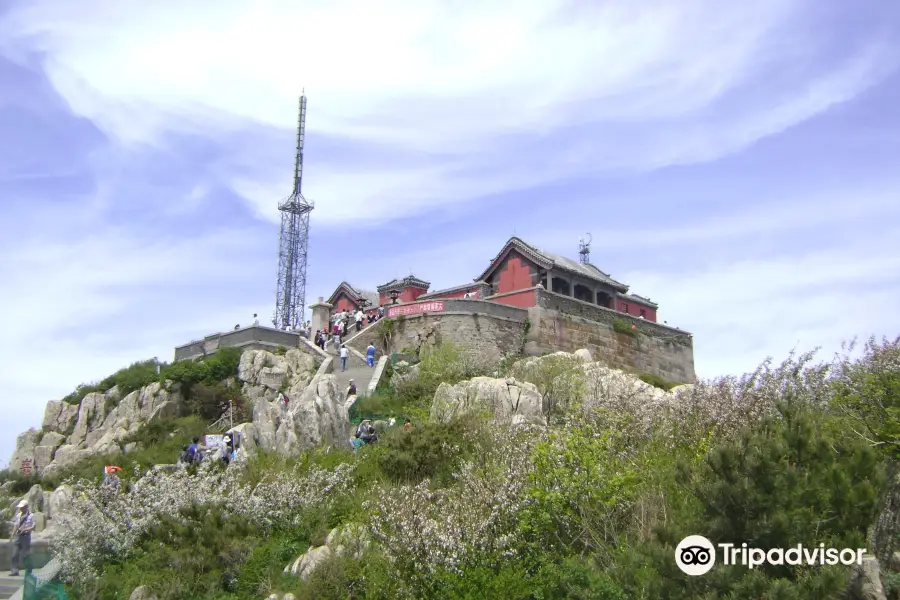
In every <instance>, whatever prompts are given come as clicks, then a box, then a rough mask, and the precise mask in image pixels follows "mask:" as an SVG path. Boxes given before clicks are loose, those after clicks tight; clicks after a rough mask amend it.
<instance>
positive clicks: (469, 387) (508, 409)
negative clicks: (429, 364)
mask: <svg viewBox="0 0 900 600" xmlns="http://www.w3.org/2000/svg"><path fill="white" fill-rule="evenodd" d="M545 411H546V409H545V407H544V402H543V399H542V398H541V395H540V393H539V392H538V389H537V387H535V385H534V384H532V383H525V382H521V381H517V380H516V379H512V378H509V379H495V378H492V377H475V378H474V379H470V380H468V381H461V382H459V383H457V384H456V385H450V384H448V383H442V384H441V385H440V386H438V389H437V391H436V392H435V394H434V401H433V402H432V404H431V419H432V420H433V421H439V422H447V421H450V420H452V419H455V418H456V417H459V416H462V415H465V414H485V415H490V416H492V417H493V418H494V419H496V420H500V421H505V422H511V421H512V419H513V417H518V418H517V419H516V421H517V422H533V423H545V421H544V416H543V415H544V413H545Z"/></svg>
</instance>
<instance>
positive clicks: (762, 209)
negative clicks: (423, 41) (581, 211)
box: [527, 182, 900, 269]
mask: <svg viewBox="0 0 900 600" xmlns="http://www.w3.org/2000/svg"><path fill="white" fill-rule="evenodd" d="M722 193H723V195H724V196H726V197H727V195H728V194H731V193H732V192H731V190H730V189H726V190H725V191H724V192H722ZM739 197H740V198H743V196H739ZM898 197H900V184H898V183H891V182H889V183H880V184H879V185H874V184H867V183H857V182H854V183H853V186H852V187H848V188H846V189H833V190H828V191H816V192H809V191H800V192H797V191H783V192H780V194H779V196H776V197H765V198H758V199H756V200H757V202H756V203H754V204H749V205H746V206H742V205H740V204H738V203H735V204H732V203H731V202H730V201H728V200H725V201H723V202H722V206H721V207H719V208H718V210H717V212H716V213H715V214H711V211H710V213H706V214H704V213H700V212H694V211H690V212H685V213H684V216H683V220H682V221H681V222H674V223H671V224H669V225H668V226H666V227H659V226H652V227H643V228H641V227H634V225H638V224H640V222H641V219H640V217H641V215H640V213H638V214H636V217H637V218H636V219H635V223H634V224H632V226H631V227H629V228H628V229H622V228H621V227H619V226H617V224H615V223H613V224H608V223H605V222H604V221H603V219H602V218H597V217H595V215H594V214H590V215H585V216H584V218H583V219H582V223H581V226H580V228H579V229H575V228H574V227H567V228H564V229H562V228H554V229H552V230H548V228H547V227H546V226H544V224H533V225H532V226H531V230H530V231H529V232H528V234H527V239H529V240H532V241H533V242H532V243H534V244H536V245H538V246H541V247H545V248H546V249H547V250H550V251H554V252H561V253H564V254H568V253H569V252H571V250H572V248H573V247H574V243H575V241H576V240H578V239H579V238H580V237H581V236H582V235H584V234H585V230H587V231H588V232H589V233H590V234H591V236H592V240H591V248H592V249H593V250H596V251H599V252H602V251H604V250H615V249H620V248H626V247H630V248H641V249H642V250H643V251H648V250H651V249H654V250H655V249H658V248H663V247H671V246H676V245H682V246H686V245H694V246H701V247H702V246H703V245H704V244H710V243H715V242H722V241H729V240H730V241H732V242H734V240H735V239H736V238H753V237H757V238H758V237H759V236H769V235H787V234H793V235H796V234H797V233H798V232H801V231H803V232H812V231H816V230H820V229H822V228H823V227H828V226H835V225H844V226H846V225H848V224H851V223H873V222H877V223H887V222H890V221H891V220H892V219H897V218H898V216H900V203H898V201H897V198H898ZM611 201H612V202H616V203H629V202H632V201H634V199H632V198H624V199H618V198H617V199H612V200H611ZM601 216H602V215H601ZM594 224H596V225H598V226H599V227H594V226H593V225H594ZM598 266H600V267H601V268H604V269H605V268H607V267H604V266H602V265H598ZM608 268H612V267H608Z"/></svg>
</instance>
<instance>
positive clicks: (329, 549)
mask: <svg viewBox="0 0 900 600" xmlns="http://www.w3.org/2000/svg"><path fill="white" fill-rule="evenodd" d="M370 544H371V538H370V536H369V535H368V532H367V531H366V529H365V528H364V527H362V526H361V525H357V524H351V525H344V526H342V527H335V528H334V529H332V530H331V531H330V532H329V534H328V537H326V538H325V544H324V545H322V546H317V547H314V548H310V549H309V550H307V551H306V552H304V553H303V554H301V555H300V556H298V557H297V559H296V560H294V561H293V562H292V563H291V564H289V565H288V566H286V567H285V568H284V571H283V572H284V573H286V574H291V575H294V576H296V577H299V578H300V579H303V580H305V579H307V578H308V577H309V576H310V574H311V573H312V572H313V571H314V570H315V569H316V568H317V567H318V566H319V565H321V564H322V563H323V562H325V561H326V560H328V559H329V558H331V557H332V556H353V557H354V558H360V557H361V556H362V555H363V552H365V551H366V549H367V548H368V547H369V546H370Z"/></svg>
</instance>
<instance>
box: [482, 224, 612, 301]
mask: <svg viewBox="0 0 900 600" xmlns="http://www.w3.org/2000/svg"><path fill="white" fill-rule="evenodd" d="M510 250H517V251H518V252H520V253H521V254H522V255H523V256H525V257H526V258H528V259H529V260H531V261H533V262H534V263H535V264H537V265H538V266H540V267H542V268H544V269H558V270H560V271H567V272H569V273H573V274H575V275H580V276H582V277H584V278H586V279H589V280H591V281H597V282H600V283H605V284H607V285H610V286H612V287H614V288H616V289H617V290H619V291H620V292H627V291H628V286H627V285H625V284H624V283H621V282H619V281H616V280H615V279H613V278H612V277H610V276H609V274H608V273H604V272H603V271H601V270H600V269H598V268H597V267H595V266H594V265H592V264H590V263H588V264H582V263H580V262H578V261H575V260H572V259H570V258H566V257H565V256H561V255H559V254H554V253H553V252H547V251H546V250H540V249H538V248H536V247H534V246H532V245H530V244H527V243H525V242H524V241H522V240H521V239H519V238H517V237H512V238H510V239H509V241H508V242H506V245H505V246H503V249H502V250H500V252H499V253H498V254H497V256H495V257H494V259H493V260H491V264H490V266H488V268H487V269H486V270H485V271H484V273H482V274H481V275H480V276H479V277H478V278H477V279H476V281H481V280H487V278H488V277H489V276H490V274H491V273H492V272H493V271H494V270H495V269H496V268H497V267H498V266H499V265H500V262H501V261H502V260H503V258H504V257H505V256H506V255H507V253H509V251H510Z"/></svg>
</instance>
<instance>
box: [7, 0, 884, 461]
mask: <svg viewBox="0 0 900 600" xmlns="http://www.w3.org/2000/svg"><path fill="white" fill-rule="evenodd" d="M150 4H152V7H151V6H150ZM150 4H148V3H140V2H134V1H128V0H126V1H123V2H118V3H115V6H114V5H113V4H111V3H109V2H107V1H105V0H85V1H83V2H80V3H72V2H70V1H68V0H27V1H26V0H12V2H9V1H7V2H5V3H4V4H3V8H0V90H2V91H0V256H2V259H0V281H2V285H0V305H2V306H3V307H4V309H5V313H6V315H7V325H6V327H5V331H4V335H3V336H2V339H0V362H2V364H3V369H0V411H2V414H3V415H4V418H3V421H2V424H0V456H2V457H4V458H5V457H7V456H9V453H10V451H11V449H12V446H13V443H14V437H15V435H16V434H17V433H18V432H20V431H23V430H25V429H27V428H28V427H29V426H32V425H35V426H39V425H40V422H41V416H42V414H43V408H44V404H45V402H46V400H49V399H54V398H59V397H61V396H62V395H64V394H65V393H67V392H68V391H70V390H71V389H72V388H73V387H74V386H75V385H77V384H78V383H80V382H82V381H91V380H96V379H99V378H101V377H103V376H105V375H107V374H109V373H111V372H113V371H114V370H116V369H117V368H119V367H121V366H125V365H127V364H129V363H131V362H133V361H136V360H141V359H145V358H150V357H153V356H159V357H160V358H162V359H166V360H170V359H171V357H172V353H173V347H174V346H176V345H178V344H181V343H184V342H187V341H189V340H191V339H195V338H198V337H200V336H202V335H204V334H208V333H211V332H214V331H220V330H227V329H229V328H231V327H233V326H234V324H235V323H242V324H246V323H247V322H249V321H250V319H251V316H250V315H251V314H252V313H254V312H259V313H260V314H262V315H269V314H270V313H271V312H272V309H273V306H274V296H275V289H274V287H275V274H276V273H275V272H276V265H277V260H276V252H277V247H276V246H277V227H278V224H277V217H278V213H277V209H276V205H277V202H278V200H279V199H281V198H282V197H284V196H285V195H286V194H287V193H288V192H289V191H290V187H291V173H292V162H293V156H292V154H293V137H294V127H295V121H296V101H297V95H298V93H299V91H300V89H301V88H303V87H305V88H306V93H307V96H308V98H309V112H308V123H307V126H308V128H307V132H308V133H307V144H306V174H305V182H304V192H305V194H306V195H307V197H309V198H312V199H313V200H315V201H316V203H317V207H316V209H315V211H314V212H313V215H312V231H311V241H310V263H309V284H308V301H312V300H314V299H315V297H317V296H320V295H325V296H327V295H329V294H330V292H331V291H332V290H333V289H334V287H335V286H336V285H337V283H339V282H340V281H341V280H344V279H346V280H348V281H350V282H351V283H353V284H354V285H357V286H359V287H367V288H374V287H375V286H376V285H378V284H380V283H383V282H385V281H388V280H389V279H391V278H393V277H396V276H403V275H406V274H408V273H409V272H410V271H412V272H413V273H415V274H416V275H417V276H420V277H423V278H425V279H427V280H429V281H431V282H432V289H437V288H441V287H448V286H451V285H455V284H458V283H462V282H465V281H469V280H471V279H472V278H474V277H475V276H477V275H478V274H480V273H481V271H482V270H483V269H484V267H485V266H486V264H487V262H488V261H489V260H490V259H491V258H492V257H493V256H494V254H495V253H496V252H497V251H498V250H499V249H500V247H501V246H502V245H503V243H504V242H505V241H506V239H507V238H509V237H510V236H511V235H513V234H516V235H519V236H520V237H523V238H524V239H526V240H527V241H530V242H532V243H533V244H535V245H538V246H540V247H543V248H546V249H548V250H552V251H556V252H560V253H564V254H567V255H570V256H573V257H574V256H575V255H576V252H577V244H578V239H579V237H581V236H582V235H583V234H584V233H585V232H590V233H591V234H592V236H593V240H594V243H593V253H592V259H593V262H594V263H595V264H597V265H598V266H599V267H600V268H601V269H603V270H605V271H607V272H610V273H612V274H613V276H615V277H616V278H617V279H619V280H623V281H625V282H626V283H629V284H630V285H631V286H632V290H633V291H634V292H636V293H639V294H642V295H645V296H649V297H651V298H653V299H654V300H656V301H657V302H659V304H660V319H661V320H662V319H664V320H666V321H667V322H668V323H669V324H672V325H676V326H679V327H681V328H683V329H687V330H690V331H692V332H694V334H695V359H696V364H697V371H698V373H699V375H700V376H704V377H711V376H716V375H720V374H726V373H740V372H744V371H747V370H751V369H752V368H753V367H754V366H755V365H757V364H758V363H759V362H760V361H762V360H763V359H764V358H765V357H766V356H768V355H773V356H775V357H776V358H781V357H783V356H784V355H786V353H787V352H788V351H790V350H791V348H794V347H797V348H799V349H802V350H805V349H811V348H814V347H817V346H821V347H822V348H823V353H824V354H826V355H828V354H830V353H832V352H834V351H836V350H838V349H839V348H840V344H841V342H842V341H843V340H848V339H850V338H853V337H854V336H861V337H866V336H868V335H871V334H875V335H879V336H880V335H888V336H895V335H897V334H898V331H900V316H898V314H897V311H896V310H895V309H896V307H897V306H898V298H900V275H898V274H900V251H898V250H897V245H896V240H897V239H898V235H900V219H898V218H897V217H898V216H900V200H898V198H900V171H898V169H897V168H896V165H897V164H898V158H900V111H897V109H896V107H897V106H898V105H900V71H898V67H900V46H898V41H897V40H900V5H896V4H895V3H890V2H881V1H878V0H864V1H862V2H855V3H852V5H851V4H849V3H846V2H839V1H837V0H828V1H817V2H813V1H812V0H758V1H757V2H754V3H750V4H752V6H750V5H745V4H747V3H721V2H715V1H713V0H680V1H679V2H671V1H669V0H647V1H645V2H641V3H623V2H596V3H593V4H592V7H591V8H589V9H585V8H583V6H584V3H576V2H562V1H553V0H546V1H541V2H538V1H530V0H518V1H516V2H512V1H502V0H498V1H496V2H490V3H475V4H473V5H472V7H471V8H465V9H460V8H459V5H458V3H449V2H437V1H427V0H418V1H416V2H412V1H411V0H387V1H385V2H382V3H378V8H377V9H375V8H373V7H372V6H371V4H370V3H366V2H362V1H360V0H340V1H335V2H331V3H327V6H325V5H320V4H319V3H313V2H301V1H291V2H288V1H286V0H285V1H282V0H269V1H266V2H262V1H256V2H249V1H246V2H238V1H235V0H219V1H218V2H215V3H213V2H200V1H198V2H193V3H190V4H189V5H185V4H184V3H181V2H175V1H174V0H161V1H159V2H154V3H150ZM479 4H484V5H483V6H479Z"/></svg>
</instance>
